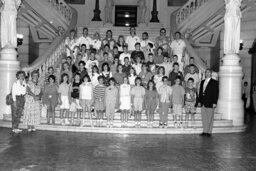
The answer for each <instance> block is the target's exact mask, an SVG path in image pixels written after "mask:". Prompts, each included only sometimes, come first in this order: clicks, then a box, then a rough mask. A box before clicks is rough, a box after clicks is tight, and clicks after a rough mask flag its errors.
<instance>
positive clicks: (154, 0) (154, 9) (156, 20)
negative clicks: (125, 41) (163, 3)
mask: <svg viewBox="0 0 256 171" xmlns="http://www.w3.org/2000/svg"><path fill="white" fill-rule="evenodd" d="M151 15H152V18H151V20H150V22H152V23H159V19H158V16H157V15H158V11H157V1H156V0H153V11H152V12H151Z"/></svg>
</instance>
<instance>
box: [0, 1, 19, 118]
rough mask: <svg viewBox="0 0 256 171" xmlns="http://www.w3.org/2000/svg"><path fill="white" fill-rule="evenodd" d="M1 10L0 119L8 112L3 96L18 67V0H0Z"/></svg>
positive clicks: (9, 86) (10, 84)
mask: <svg viewBox="0 0 256 171" xmlns="http://www.w3.org/2000/svg"><path fill="white" fill-rule="evenodd" d="M2 2H3V6H2V11H1V47H2V49H1V52H0V55H1V57H0V80H1V81H2V84H0V89H1V91H0V119H2V118H3V114H10V113H11V112H10V106H7V105H6V104H5V97H6V95H7V94H8V93H10V91H11V86H12V84H13V82H14V81H15V80H16V72H17V71H18V70H19V69H20V62H19V61H17V51H16V47H17V31H16V30H17V26H16V18H17V9H18V8H19V6H20V3H21V2H20V0H2Z"/></svg>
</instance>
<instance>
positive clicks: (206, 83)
mask: <svg viewBox="0 0 256 171" xmlns="http://www.w3.org/2000/svg"><path fill="white" fill-rule="evenodd" d="M210 79H211V78H206V79H205V81H204V85H203V92H204V91H205V89H206V87H207V85H208V83H209V81H210Z"/></svg>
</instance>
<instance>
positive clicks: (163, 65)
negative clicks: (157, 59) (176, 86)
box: [159, 62, 173, 77]
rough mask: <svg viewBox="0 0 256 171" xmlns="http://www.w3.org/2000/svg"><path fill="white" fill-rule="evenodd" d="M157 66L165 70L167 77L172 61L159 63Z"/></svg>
mask: <svg viewBox="0 0 256 171" xmlns="http://www.w3.org/2000/svg"><path fill="white" fill-rule="evenodd" d="M159 66H162V67H164V70H165V76H168V77H169V74H170V72H171V71H172V69H173V68H172V63H171V62H163V63H161V64H159Z"/></svg>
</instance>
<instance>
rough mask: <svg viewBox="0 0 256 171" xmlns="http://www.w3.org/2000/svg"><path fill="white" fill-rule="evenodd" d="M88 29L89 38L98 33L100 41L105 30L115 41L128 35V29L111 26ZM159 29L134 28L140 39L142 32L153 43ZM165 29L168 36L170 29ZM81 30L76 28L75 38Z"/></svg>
mask: <svg viewBox="0 0 256 171" xmlns="http://www.w3.org/2000/svg"><path fill="white" fill-rule="evenodd" d="M88 29H89V35H90V36H91V37H93V34H94V33H95V32H99V33H100V36H101V38H102V39H103V38H104V37H105V35H106V31H107V30H112V32H113V38H114V39H115V40H117V39H118V36H119V35H123V36H125V37H126V36H128V35H129V34H130V31H129V29H130V28H129V27H113V26H102V27H93V26H88ZM160 29H161V27H157V28H152V27H136V34H137V35H138V36H139V37H140V38H141V37H142V33H143V32H148V34H149V39H150V40H152V41H154V40H155V38H156V37H157V36H159V35H160ZM165 29H166V33H167V35H169V34H168V33H169V30H170V28H165ZM82 30H83V27H78V28H77V36H81V35H82Z"/></svg>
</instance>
